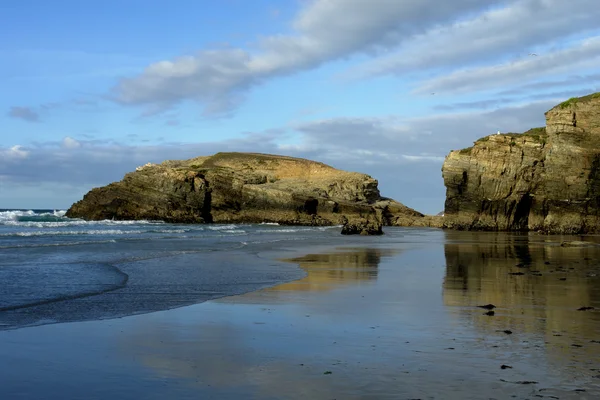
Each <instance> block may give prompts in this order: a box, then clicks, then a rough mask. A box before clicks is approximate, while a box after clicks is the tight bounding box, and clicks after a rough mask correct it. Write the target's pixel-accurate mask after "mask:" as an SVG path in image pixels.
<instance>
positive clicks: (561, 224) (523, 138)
mask: <svg viewBox="0 0 600 400" xmlns="http://www.w3.org/2000/svg"><path fill="white" fill-rule="evenodd" d="M442 174H443V178H444V184H445V185H446V190H447V192H446V204H445V211H444V215H445V216H444V226H445V227H448V228H455V229H474V230H475V229H481V230H536V231H543V232H548V233H592V232H599V231H600V93H596V94H592V95H589V96H585V97H581V98H573V99H570V100H568V101H566V102H564V103H561V104H559V105H557V106H556V107H554V108H552V109H551V110H549V111H548V112H546V126H545V127H543V128H535V129H531V130H529V131H527V132H525V133H523V134H512V133H511V134H500V135H496V134H494V135H490V136H486V137H484V138H481V139H479V140H478V141H477V142H475V143H474V145H473V146H472V147H469V148H466V149H462V150H457V151H452V152H450V154H449V155H448V156H447V157H446V160H445V162H444V166H443V168H442Z"/></svg>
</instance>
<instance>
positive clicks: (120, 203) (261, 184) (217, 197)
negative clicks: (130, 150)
mask: <svg viewBox="0 0 600 400" xmlns="http://www.w3.org/2000/svg"><path fill="white" fill-rule="evenodd" d="M66 215H67V216H68V217H72V218H74V217H79V218H84V219H89V220H102V219H117V220H124V219H128V220H129V219H130V220H140V219H150V220H163V221H167V222H184V223H188V222H189V223H204V222H216V223H240V222H246V223H260V222H278V223H281V224H293V225H336V224H342V223H343V222H345V221H347V220H348V219H355V218H361V217H365V218H367V217H368V218H370V219H371V220H377V221H379V222H380V223H383V224H386V225H419V226H425V225H429V224H431V221H429V220H427V219H426V218H424V216H423V215H422V214H420V213H418V212H416V211H415V210H412V209H410V208H408V207H406V206H404V205H403V204H401V203H398V202H396V201H394V200H391V199H387V198H384V197H381V195H380V194H379V189H378V187H377V181H376V180H375V179H373V178H371V177H370V176H368V175H365V174H360V173H356V172H346V171H341V170H337V169H335V168H332V167H330V166H328V165H325V164H322V163H318V162H314V161H309V160H304V159H300V158H292V157H283V156H275V155H267V154H252V153H217V154H215V155H213V156H208V157H198V158H194V159H191V160H185V161H165V162H163V163H161V164H146V165H144V166H141V167H138V168H137V169H136V171H134V172H131V173H128V174H127V175H125V177H124V178H123V180H121V181H120V182H115V183H111V184H110V185H107V186H105V187H101V188H96V189H93V190H91V191H90V192H89V193H88V194H86V195H85V196H84V198H83V199H82V200H80V201H79V202H77V203H75V204H73V206H72V207H71V208H70V209H69V210H68V212H67V214H66Z"/></svg>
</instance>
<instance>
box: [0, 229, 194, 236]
mask: <svg viewBox="0 0 600 400" xmlns="http://www.w3.org/2000/svg"><path fill="white" fill-rule="evenodd" d="M190 230H191V229H150V230H120V229H92V230H85V231H83V230H81V231H29V232H27V231H25V232H11V233H1V234H0V237H10V236H24V237H30V236H79V235H139V234H144V233H186V232H189V231H190Z"/></svg>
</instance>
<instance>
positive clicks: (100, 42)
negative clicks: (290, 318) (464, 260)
mask: <svg viewBox="0 0 600 400" xmlns="http://www.w3.org/2000/svg"><path fill="white" fill-rule="evenodd" d="M565 16H568V18H565ZM599 19H600V7H597V4H596V1H595V0H594V1H591V0H572V1H570V2H564V1H557V0H513V1H499V0H455V1H452V2H444V3H440V2H439V1H437V0H420V1H412V0H278V1H275V0H253V1H246V0H220V1H212V0H210V1H209V0H196V1H191V0H170V1H168V2H167V1H162V0H156V1H151V2H148V1H142V0H125V1H123V0H122V1H119V2H117V1H113V0H105V1H103V2H87V1H75V0H68V1H67V0H55V1H52V2H49V1H45V0H20V1H14V0H8V1H4V2H1V3H0V36H1V37H2V38H4V40H2V41H1V42H0V87H2V96H0V208H16V207H18V208H42V207H43V208H46V207H48V208H66V207H69V206H70V205H71V204H72V203H73V202H75V201H77V200H79V199H80V198H81V196H83V194H85V193H86V192H87V191H88V190H90V189H91V188H92V187H96V186H101V185H105V184H107V183H110V182H112V181H115V180H119V179H121V177H122V176H123V175H124V174H125V173H126V172H128V171H131V170H133V169H135V167H136V166H137V165H141V164H145V163H146V162H149V161H150V162H160V161H163V160H165V159H183V158H191V157H195V156H199V155H209V154H213V153H215V152H218V151H256V152H265V153H274V154H285V155H290V156H297V157H305V158H310V159H313V160H317V161H322V162H325V163H328V164H330V165H332V166H334V167H337V168H342V169H347V170H354V171H359V172H364V173H368V174H370V175H372V176H373V177H375V178H376V179H378V180H379V182H380V185H379V186H380V190H381V192H382V194H383V195H385V196H388V197H392V198H394V199H396V200H398V201H401V202H403V203H405V204H406V205H408V206H410V207H413V208H416V209H417V210H419V211H422V212H426V213H437V212H438V211H440V210H442V209H443V202H444V194H445V189H444V186H443V181H442V178H441V172H440V169H441V166H442V163H443V159H444V157H445V156H446V154H447V153H448V152H449V151H450V150H453V149H458V148H463V147H467V146H470V145H471V144H472V142H473V141H474V140H476V139H477V138H479V137H482V136H485V135H488V134H490V133H493V132H496V131H497V130H501V131H503V132H508V131H524V130H526V129H528V128H530V127H534V126H542V125H543V124H544V115H543V113H544V112H545V111H547V110H548V109H549V108H551V107H552V106H553V105H555V104H557V103H558V102H560V101H563V100H565V99H567V98H569V97H572V96H577V95H584V94H587V93H591V92H595V91H599V90H600V89H599V86H600V73H598V72H597V65H598V61H599V58H600V28H599V27H598V24H597V21H598V20H599ZM7 39H8V40H7Z"/></svg>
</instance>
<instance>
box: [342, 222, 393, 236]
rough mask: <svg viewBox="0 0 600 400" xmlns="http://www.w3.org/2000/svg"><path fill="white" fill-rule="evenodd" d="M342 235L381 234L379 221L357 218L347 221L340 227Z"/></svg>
mask: <svg viewBox="0 0 600 400" xmlns="http://www.w3.org/2000/svg"><path fill="white" fill-rule="evenodd" d="M342 235H383V229H382V226H381V222H379V221H369V220H368V219H366V218H359V219H355V220H351V221H347V222H346V223H345V224H344V226H343V227H342Z"/></svg>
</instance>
